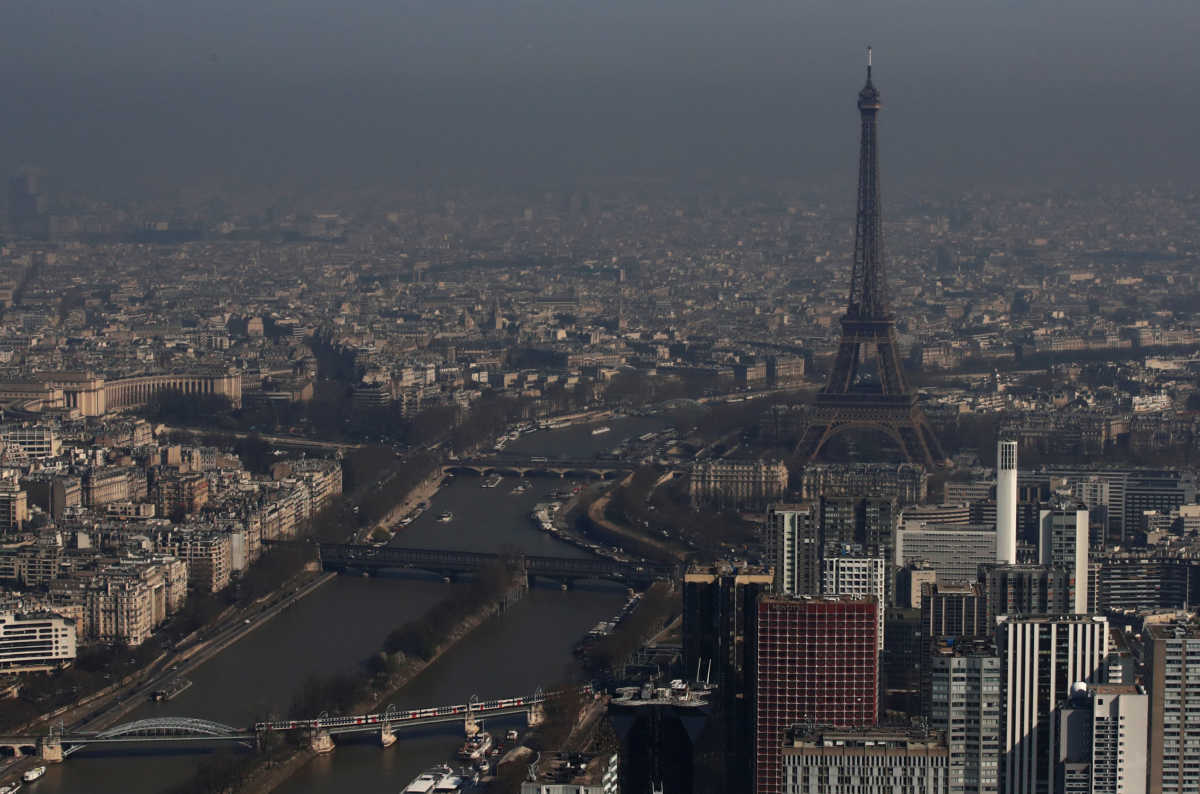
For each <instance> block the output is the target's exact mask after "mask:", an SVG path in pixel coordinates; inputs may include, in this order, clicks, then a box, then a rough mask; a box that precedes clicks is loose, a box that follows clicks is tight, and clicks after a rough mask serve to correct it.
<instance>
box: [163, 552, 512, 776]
mask: <svg viewBox="0 0 1200 794" xmlns="http://www.w3.org/2000/svg"><path fill="white" fill-rule="evenodd" d="M524 592H525V581H524V578H523V577H522V576H520V575H519V574H518V572H517V571H516V569H515V568H514V567H513V566H512V565H510V564H509V563H508V562H506V561H502V562H499V563H497V564H496V565H495V566H492V567H490V568H487V569H483V570H481V571H480V573H479V576H478V577H477V578H476V579H475V580H474V581H473V582H471V584H469V585H467V586H466V592H465V593H462V592H456V593H454V594H453V595H450V596H449V597H447V598H446V599H444V600H443V601H441V602H439V603H438V604H436V605H435V606H434V607H433V608H432V609H431V610H430V611H429V612H428V613H426V614H425V615H424V616H422V617H420V618H416V619H414V620H410V621H408V622H407V623H405V624H404V625H402V626H400V627H398V628H397V629H395V630H394V631H393V632H392V633H391V634H389V635H388V636H387V638H386V639H385V640H384V642H383V645H382V647H381V648H380V649H379V651H378V652H376V653H374V654H372V655H371V656H369V657H367V658H366V659H364V660H363V661H362V662H361V663H360V664H359V666H358V669H357V670H355V671H353V672H348V673H340V674H335V675H331V676H324V677H317V676H314V677H312V678H310V679H309V680H308V681H306V682H305V683H304V684H303V685H302V686H301V687H300V689H299V691H297V693H296V694H295V696H294V697H293V699H292V704H291V706H290V707H289V709H288V713H289V715H290V716H292V717H296V718H306V719H311V718H312V717H313V716H315V715H317V714H321V713H323V712H328V713H330V714H366V713H374V712H378V711H382V710H383V709H385V708H386V703H387V701H388V700H389V699H390V698H392V697H393V696H394V695H395V694H396V693H397V692H399V691H400V690H401V689H403V688H404V687H405V686H406V685H407V684H408V683H409V682H410V681H412V679H413V678H415V677H416V676H417V675H419V674H420V673H421V672H422V671H424V670H425V669H426V668H428V667H429V666H430V665H432V664H434V663H435V662H436V661H437V660H438V659H440V658H441V656H442V655H443V654H444V653H446V652H447V651H449V650H450V649H451V648H453V647H454V646H455V645H456V644H457V643H458V642H460V641H461V640H462V639H464V638H465V637H467V636H468V635H470V634H471V632H473V631H474V630H475V629H477V628H478V627H479V626H481V625H483V623H485V622H486V621H487V620H488V619H489V618H491V617H493V616H495V615H497V614H498V613H500V612H502V611H503V610H504V609H506V608H507V607H508V606H509V605H511V604H512V603H514V602H515V601H516V600H518V599H519V598H521V596H522V595H523V594H524ZM311 741H312V735H311V733H310V732H308V731H290V732H287V733H286V734H282V733H280V734H267V735H265V736H263V737H262V739H261V742H260V747H259V752H258V753H256V754H254V755H250V756H247V755H245V754H240V755H239V754H234V753H228V754H222V755H218V756H216V757H214V758H213V759H210V760H209V761H208V762H206V763H204V764H201V765H200V768H199V769H198V770H197V774H196V776H195V778H194V779H193V780H191V781H189V782H188V783H185V784H183V785H181V786H178V787H176V788H175V789H173V790H172V794H229V793H230V792H237V794H266V793H267V792H270V791H273V790H274V789H275V788H276V787H278V786H280V785H281V784H282V783H283V782H284V781H286V780H287V779H288V778H289V777H291V776H292V775H293V774H295V773H296V772H298V771H300V770H301V769H302V768H303V767H304V765H305V764H307V763H308V762H309V761H311V760H312V759H313V758H314V757H315V756H316V755H317V753H316V752H315V751H314V750H313V749H312V747H311Z"/></svg>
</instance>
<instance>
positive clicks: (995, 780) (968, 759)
mask: <svg viewBox="0 0 1200 794" xmlns="http://www.w3.org/2000/svg"><path fill="white" fill-rule="evenodd" d="M1003 697H1004V669H1003V665H1002V664H1001V660H1000V656H999V655H998V654H997V653H996V650H995V647H994V646H993V645H992V644H991V642H989V641H988V640H974V641H969V642H955V643H954V644H952V645H951V644H947V643H944V642H942V643H939V644H938V645H937V646H936V647H935V648H934V652H933V655H932V659H931V670H930V699H929V727H931V728H933V729H934V730H936V731H941V732H942V733H943V734H945V736H946V744H947V746H948V747H949V751H950V779H949V786H948V792H949V794H998V792H999V790H1000V738H1001V735H1002V734H1003V732H1004V731H1003V719H1004V710H1003Z"/></svg>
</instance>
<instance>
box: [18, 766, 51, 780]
mask: <svg viewBox="0 0 1200 794" xmlns="http://www.w3.org/2000/svg"><path fill="white" fill-rule="evenodd" d="M44 774H46V767H44V766H35V767H34V768H33V769H30V770H29V771H27V772H26V773H25V774H23V775H21V780H24V781H25V782H26V783H32V782H33V781H35V780H37V779H38V778H39V777H41V776H42V775H44Z"/></svg>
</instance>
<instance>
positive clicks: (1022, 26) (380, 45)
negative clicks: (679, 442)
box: [0, 0, 1200, 195]
mask: <svg viewBox="0 0 1200 794" xmlns="http://www.w3.org/2000/svg"><path fill="white" fill-rule="evenodd" d="M5 17H7V20H6V22H5V24H4V25H2V26H0V86H2V88H3V92H4V95H5V97H6V98H7V99H8V102H7V103H6V105H7V111H8V112H7V113H6V118H5V123H4V124H3V125H0V151H2V152H3V156H2V157H0V168H2V169H3V170H4V171H5V172H6V173H7V172H11V171H12V170H13V169H15V168H16V167H17V166H19V165H21V164H24V163H35V164H37V165H39V166H40V167H42V168H43V169H45V170H46V171H47V172H48V173H50V174H52V175H53V178H54V180H55V181H56V182H59V183H62V184H65V185H69V186H71V187H72V188H78V189H82V190H86V191H90V192H94V193H97V194H99V195H117V194H137V193H140V192H143V191H147V190H149V191H162V190H172V189H182V188H186V187H194V186H202V187H205V188H208V189H218V188H219V189H227V190H234V191H236V190H239V189H242V188H245V187H248V186H265V187H279V188H281V189H283V188H294V187H296V186H307V187H310V188H315V189H322V188H326V187H330V188H333V187H344V186H347V185H366V184H383V183H387V184H405V183H422V184H428V183H435V184H436V183H481V184H494V185H506V184H509V185H511V184H526V183H554V182H558V183H570V182H572V181H574V180H585V181H586V180H588V179H592V178H596V177H601V176H604V177H611V176H616V177H625V176H628V177H637V176H656V177H663V178H667V179H680V180H692V179H696V178H701V179H705V178H713V179H717V180H725V179H730V178H734V177H745V178H747V179H749V180H751V181H754V180H776V179H779V178H787V179H795V180H798V181H801V182H813V183H839V182H845V180H847V179H850V180H852V179H853V174H854V169H855V166H856V162H855V146H856V135H857V120H856V113H855V110H854V94H855V92H856V91H857V90H858V88H859V87H860V86H861V83H862V79H863V66H864V47H865V46H866V45H867V44H868V43H870V44H872V45H873V46H874V47H875V56H876V57H875V66H876V74H877V78H878V79H877V82H878V84H879V86H880V89H881V91H882V94H883V101H884V110H883V115H882V116H881V135H882V140H883V146H884V149H883V156H884V169H885V174H884V176H885V180H886V181H887V183H888V185H889V186H894V187H897V188H898V187H900V186H905V187H912V186H922V187H928V188H933V189H963V188H969V187H971V186H974V185H982V186H993V185H995V186H1000V185H1046V186H1052V185H1053V186H1063V185H1066V186H1079V185H1085V184H1091V183H1095V182H1132V183H1142V184H1166V183H1168V182H1173V183H1175V184H1182V185H1187V184H1189V183H1191V182H1193V181H1194V180H1195V178H1196V176H1197V174H1198V172H1200V168H1198V165H1200V159H1198V157H1197V155H1196V152H1195V150H1194V147H1193V145H1192V140H1193V139H1195V138H1196V137H1197V135H1198V133H1200V110H1198V109H1197V102H1196V99H1197V93H1198V92H1197V88H1196V85H1195V82H1196V81H1195V80H1194V79H1193V78H1191V74H1192V73H1193V71H1194V66H1193V64H1192V63H1191V57H1192V53H1191V49H1192V46H1193V45H1192V42H1193V41H1194V40H1195V38H1196V36H1197V34H1198V33H1200V15H1198V14H1196V13H1195V11H1194V8H1193V7H1190V6H1189V5H1188V4H1186V3H1170V2H1154V3H1150V4H1149V7H1145V5H1140V6H1137V7H1134V5H1133V4H1129V3H1119V2H1116V0H1102V1H1101V2H1086V3H1085V2H1082V0H1066V1H1065V2H1061V3H1058V4H1056V7H1055V8H1052V9H1051V8H1045V7H1043V4H1039V3H1035V2H1032V1H1031V0H1012V1H1011V2H1005V3H997V4H993V5H991V6H989V7H988V8H965V7H962V6H961V5H960V4H956V3H951V2H948V0H929V1H928V2H920V1H916V2H909V3H904V4H900V5H897V4H885V3H879V2H873V1H872V0H865V1H864V2H859V3H851V4H847V3H837V2H827V1H825V0H822V1H821V2H816V3H810V4H806V5H804V6H801V5H799V4H794V5H786V4H783V3H776V2H769V1H768V0H749V2H744V3H736V4H735V3H725V2H712V1H711V0H694V1H693V2H688V3H683V2H678V0H663V2H659V3H657V4H652V5H647V4H643V3H635V2H630V1H629V0H616V2H612V3H608V4H603V5H601V4H590V3H583V2H572V1H571V0H564V1H563V2H556V3H541V2H532V1H531V0H492V2H486V3H485V2H469V1H460V0H449V1H448V2H408V3H403V4H400V3H387V2H383V0H347V2H344V3H341V4H334V3H330V2H327V1H325V2H322V0H291V2H285V0H259V2H255V3H253V4H252V5H251V6H250V7H246V6H245V5H243V4H241V3H236V2H232V1H231V0H214V2H212V3H209V4H194V3H184V2H181V0H159V2H153V1H152V0H128V1H127V2H120V3H116V4H111V5H105V6H101V5H100V4H93V3H90V2H84V0H61V2H57V3H54V4H46V3H41V2H35V1H34V0H17V1H16V2H12V3H10V4H8V5H7V7H6V10H5V11H4V12H3V14H0V18H5Z"/></svg>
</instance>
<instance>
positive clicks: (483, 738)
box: [458, 731, 492, 764]
mask: <svg viewBox="0 0 1200 794" xmlns="http://www.w3.org/2000/svg"><path fill="white" fill-rule="evenodd" d="M491 749H492V735H491V734H490V733H488V732H487V731H480V732H479V733H477V734H475V735H474V736H472V737H471V738H470V739H467V740H466V741H465V742H463V746H462V747H460V748H458V757H459V758H461V759H462V760H463V761H469V762H471V763H473V764H478V763H479V762H481V761H483V760H485V759H486V758H487V752H488V750H491Z"/></svg>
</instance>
